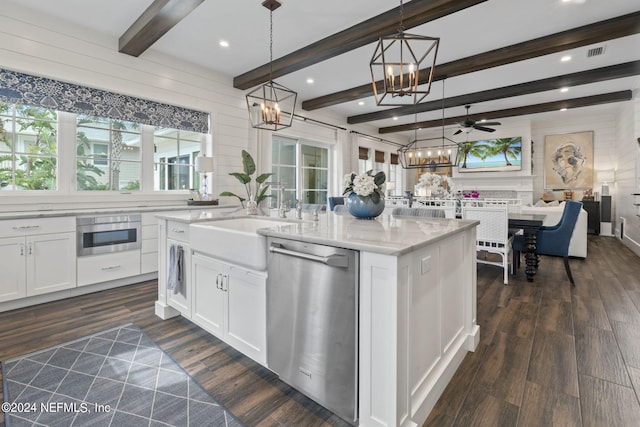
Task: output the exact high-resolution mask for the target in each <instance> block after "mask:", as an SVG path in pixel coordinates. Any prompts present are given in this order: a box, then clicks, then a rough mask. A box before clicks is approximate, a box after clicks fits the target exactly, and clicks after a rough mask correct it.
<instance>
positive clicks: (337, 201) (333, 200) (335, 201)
mask: <svg viewBox="0 0 640 427" xmlns="http://www.w3.org/2000/svg"><path fill="white" fill-rule="evenodd" d="M328 200H329V210H330V211H332V210H333V208H335V207H336V205H344V197H329V198H328Z"/></svg>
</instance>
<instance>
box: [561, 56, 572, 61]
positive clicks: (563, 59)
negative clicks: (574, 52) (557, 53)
mask: <svg viewBox="0 0 640 427" xmlns="http://www.w3.org/2000/svg"><path fill="white" fill-rule="evenodd" d="M560 61H562V62H568V61H571V55H565V56H563V57H562V58H560Z"/></svg>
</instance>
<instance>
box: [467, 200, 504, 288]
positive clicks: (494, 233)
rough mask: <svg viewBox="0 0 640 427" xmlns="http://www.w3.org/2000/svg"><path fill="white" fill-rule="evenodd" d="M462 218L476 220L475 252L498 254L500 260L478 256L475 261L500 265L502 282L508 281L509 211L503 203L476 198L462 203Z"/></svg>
mask: <svg viewBox="0 0 640 427" xmlns="http://www.w3.org/2000/svg"><path fill="white" fill-rule="evenodd" d="M462 219H470V220H478V221H480V224H478V226H477V228H476V252H477V253H478V254H482V253H483V252H484V253H485V254H484V255H486V253H494V254H498V255H500V257H501V258H502V260H501V262H497V261H491V260H487V259H486V257H482V256H478V257H477V262H478V263H481V264H490V265H496V266H499V267H502V269H503V270H504V284H505V285H506V284H508V283H509V265H510V258H511V256H512V254H511V241H512V239H513V238H512V237H510V236H509V212H508V207H507V205H506V204H505V203H485V202H484V201H480V200H476V201H473V202H468V203H465V202H464V201H463V203H462Z"/></svg>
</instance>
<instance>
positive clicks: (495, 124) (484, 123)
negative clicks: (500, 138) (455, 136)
mask: <svg viewBox="0 0 640 427" xmlns="http://www.w3.org/2000/svg"><path fill="white" fill-rule="evenodd" d="M480 124H481V125H482V126H498V125H501V124H502V123H500V122H480Z"/></svg>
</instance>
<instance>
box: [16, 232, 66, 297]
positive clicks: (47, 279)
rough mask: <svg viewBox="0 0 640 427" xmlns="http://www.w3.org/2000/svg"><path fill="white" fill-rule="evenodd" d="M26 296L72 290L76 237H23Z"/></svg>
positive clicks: (47, 235) (62, 235)
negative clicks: (25, 261)
mask: <svg viewBox="0 0 640 427" xmlns="http://www.w3.org/2000/svg"><path fill="white" fill-rule="evenodd" d="M26 250H27V295H29V296H31V295H39V294H45V293H48V292H55V291H60V290H63V289H69V288H75V287H76V234H75V233H58V234H45V235H39V236H29V237H27V248H26Z"/></svg>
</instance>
